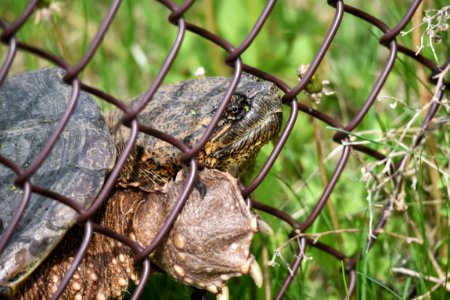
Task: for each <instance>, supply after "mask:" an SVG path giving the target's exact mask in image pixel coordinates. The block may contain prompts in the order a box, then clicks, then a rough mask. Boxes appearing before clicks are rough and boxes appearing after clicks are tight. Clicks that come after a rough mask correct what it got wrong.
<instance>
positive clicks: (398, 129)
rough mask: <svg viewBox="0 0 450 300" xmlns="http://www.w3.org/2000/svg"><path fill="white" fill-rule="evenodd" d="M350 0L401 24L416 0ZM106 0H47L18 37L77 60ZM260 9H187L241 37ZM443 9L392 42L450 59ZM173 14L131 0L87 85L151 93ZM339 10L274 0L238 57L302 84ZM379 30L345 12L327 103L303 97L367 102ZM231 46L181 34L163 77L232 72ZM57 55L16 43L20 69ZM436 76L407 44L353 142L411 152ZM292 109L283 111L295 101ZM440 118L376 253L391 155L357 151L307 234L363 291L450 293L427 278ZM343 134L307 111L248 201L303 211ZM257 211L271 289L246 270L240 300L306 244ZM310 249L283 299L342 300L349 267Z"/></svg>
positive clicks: (237, 283) (442, 225)
mask: <svg viewBox="0 0 450 300" xmlns="http://www.w3.org/2000/svg"><path fill="white" fill-rule="evenodd" d="M175 2H177V3H181V1H175ZM345 3H346V4H348V5H352V6H355V7H358V8H359V9H362V10H364V11H366V12H367V13H369V14H372V15H374V16H375V17H377V18H379V19H380V20H382V21H383V22H385V23H386V24H387V25H388V26H395V25H396V24H397V23H398V21H399V20H400V19H401V18H402V17H403V15H404V14H405V13H406V10H407V9H408V7H409V5H410V4H411V1H406V0H399V1H389V0H380V1H361V0H356V1H346V2H345ZM26 4H27V1H25V0H1V2H0V17H1V18H4V19H6V20H8V21H13V20H15V19H16V18H17V17H18V16H19V15H20V14H21V12H22V11H23V9H24V8H25V6H26ZM110 4H111V1H50V0H47V1H42V2H41V9H40V10H38V11H36V12H35V13H34V15H33V19H34V22H27V23H26V24H25V26H24V28H23V29H22V30H21V31H20V33H19V34H18V38H19V39H20V40H21V41H25V42H27V43H30V44H33V45H35V46H38V47H42V48H45V49H48V50H50V51H51V52H52V53H54V54H56V55H59V56H61V57H63V58H64V59H65V60H66V61H67V62H69V63H70V64H75V63H76V62H78V60H79V59H80V58H81V57H82V56H83V55H84V53H85V51H86V49H87V47H88V46H89V43H90V41H91V40H92V38H93V36H94V35H95V33H96V31H97V28H98V27H99V24H100V23H101V21H102V18H103V16H105V14H106V13H107V11H108V8H109V5H110ZM264 5H265V1H250V0H245V1H244V0H227V1H197V2H196V3H195V4H194V5H193V6H192V8H191V9H190V10H189V11H188V12H187V14H185V19H186V20H187V21H188V22H190V23H194V24H196V25H198V26H200V27H203V28H206V29H208V30H209V31H211V32H213V33H215V34H217V35H219V36H221V37H222V38H224V39H226V40H227V41H229V42H230V43H231V44H233V45H234V46H236V47H237V46H238V45H239V44H240V43H241V42H242V41H243V40H244V38H245V37H246V35H247V34H248V33H249V31H250V30H251V28H252V27H253V24H254V22H255V21H256V20H257V18H258V16H259V14H260V12H261V10H262V9H263V7H264ZM445 5H448V3H447V1H445V0H434V1H431V0H428V1H423V6H422V7H421V8H419V10H418V13H417V14H416V16H415V17H414V18H413V21H412V22H411V23H410V24H409V25H408V26H407V27H406V28H405V30H404V31H405V34H404V35H399V36H398V39H397V41H398V42H399V43H400V44H402V45H404V46H406V47H408V48H410V49H413V50H414V51H419V50H420V53H421V54H423V55H424V56H426V57H427V58H429V59H430V60H432V61H433V62H435V63H436V64H438V65H442V64H443V63H445V62H446V61H447V60H448V59H449V53H450V49H449V48H450V43H449V29H448V24H449V18H450V16H449V15H450V8H449V6H445ZM169 13H170V12H169V10H168V9H166V8H165V7H164V6H162V5H161V4H159V3H157V2H153V1H123V3H122V4H121V7H120V9H119V11H118V14H117V16H116V18H115V19H114V21H113V23H112V26H111V28H110V30H109V31H108V33H107V35H106V36H105V38H104V41H103V43H102V44H101V46H100V48H99V49H98V51H97V53H96V54H95V56H94V58H93V59H92V61H91V62H90V63H89V64H88V66H87V68H86V69H85V70H84V72H83V73H82V76H81V79H82V81H84V82H85V83H87V84H89V85H92V86H95V87H97V88H99V89H101V90H104V91H105V92H107V93H109V94H112V95H114V96H116V97H117V98H119V99H121V100H126V99H131V98H132V97H135V96H137V95H139V94H142V93H144V92H145V91H146V89H147V88H148V87H149V86H150V84H151V83H152V82H153V80H154V79H155V76H156V75H157V74H158V72H159V70H160V67H161V65H162V63H163V61H164V59H165V58H166V56H167V54H168V52H169V50H170V48H171V46H172V44H173V42H174V39H175V37H176V34H177V29H178V28H177V27H176V26H173V25H171V24H170V23H169V22H168V21H167V17H168V15H169ZM334 13H335V9H334V8H332V7H330V6H328V5H327V3H326V1H307V0H303V1H299V0H297V1H296V0H289V1H279V2H278V3H277V4H276V5H275V8H274V10H273V12H272V13H271V15H270V17H269V19H268V22H267V23H266V25H265V26H264V27H263V30H262V31H261V32H260V34H259V35H258V37H257V38H256V40H255V41H254V42H253V43H252V45H251V46H250V48H249V49H248V50H247V51H246V52H245V53H244V54H243V56H242V59H243V61H244V62H245V63H246V64H249V65H251V66H254V67H256V68H259V69H261V70H263V71H265V72H267V73H270V74H272V75H274V76H276V77H278V78H280V79H282V80H283V81H285V82H286V83H287V84H289V85H290V86H294V85H295V84H296V83H297V82H298V78H297V74H296V70H297V67H298V66H299V65H300V64H307V63H310V62H311V61H312V59H313V57H314V56H315V54H316V52H317V50H318V49H319V46H320V44H321V43H322V41H323V38H324V37H325V34H326V32H327V31H328V27H329V25H330V23H331V22H332V20H333V18H334ZM424 17H427V18H425V20H424V19H423V18H424ZM445 25H446V26H445ZM381 36H382V33H381V32H380V31H379V30H378V29H376V28H375V27H373V26H370V25H369V24H367V23H364V22H363V21H361V20H359V19H357V18H355V17H353V16H351V15H348V14H346V15H344V19H343V21H342V25H341V27H340V28H339V31H338V33H337V35H336V37H335V39H334V41H333V43H332V45H331V48H330V49H329V51H328V52H327V55H326V56H325V59H324V60H323V62H322V64H321V66H320V68H319V71H318V74H317V76H318V78H319V79H320V80H326V81H328V82H329V85H328V89H329V91H331V93H328V94H329V95H324V96H323V97H322V99H321V100H320V101H312V99H311V97H310V96H309V95H306V94H301V95H300V97H299V98H298V100H299V101H301V102H302V103H304V104H306V105H308V106H311V107H314V108H315V109H317V110H319V111H321V112H323V113H326V114H328V115H330V116H332V117H334V118H337V119H338V120H340V121H341V123H343V124H346V123H347V122H348V121H349V120H351V119H352V118H353V117H354V116H355V114H356V112H357V111H358V110H359V109H360V108H361V106H362V105H363V103H364V101H365V100H366V97H367V96H368V94H369V92H370V91H371V89H372V87H373V84H374V82H375V81H376V79H377V77H378V76H379V74H380V70H382V69H383V67H384V65H385V63H386V61H387V56H388V50H387V49H386V48H384V47H382V46H380V45H379V43H378V39H379V38H380V37H381ZM6 51H7V47H6V46H4V45H2V46H0V59H3V58H4V56H5V54H6ZM226 54H227V53H226V52H225V51H223V50H222V49H221V48H219V47H218V46H216V45H214V44H212V43H210V42H208V41H207V40H205V39H204V38H202V37H199V36H197V35H195V34H192V33H190V32H186V35H185V38H184V42H183V44H182V47H181V50H180V52H179V54H178V56H177V58H176V60H175V63H174V65H173V66H172V68H171V69H170V71H169V73H168V75H167V76H166V78H165V81H164V82H165V83H171V82H175V81H178V80H184V79H193V78H195V77H196V76H198V75H196V74H198V71H199V69H200V68H203V69H204V72H205V75H206V76H229V75H231V74H232V71H233V70H232V69H231V68H230V67H228V66H227V65H225V63H224V58H225V57H226ZM48 65H49V63H48V62H46V61H44V60H42V59H39V58H37V57H35V56H33V55H30V54H27V53H24V52H19V53H18V55H17V58H16V59H15V61H14V64H13V67H12V71H11V72H12V73H17V72H21V71H25V70H30V69H36V68H40V67H44V66H48ZM429 75H430V73H429V72H428V71H427V70H425V69H424V68H423V67H422V66H421V65H419V64H417V63H415V61H413V60H412V59H410V58H408V57H405V56H404V55H402V54H401V53H400V54H398V59H397V61H396V63H395V66H394V70H393V72H392V73H391V74H390V76H389V78H388V80H387V82H386V84H385V86H384V88H383V89H382V91H381V92H380V94H379V96H378V98H377V101H376V103H375V104H374V105H373V107H372V108H371V110H370V111H369V113H368V115H367V116H366V117H365V119H364V121H363V122H362V123H361V125H360V126H359V127H358V128H357V129H356V130H355V131H354V132H353V135H352V142H355V143H357V142H359V143H364V144H365V145H366V146H369V147H371V148H373V149H376V150H378V151H380V152H382V153H384V154H386V155H389V157H390V158H391V161H392V160H394V161H396V160H398V159H399V158H400V157H401V156H402V155H404V154H405V153H407V152H408V153H410V152H411V151H410V150H411V149H410V148H409V147H410V145H411V143H412V139H413V137H414V135H415V134H416V133H417V132H418V131H419V130H420V128H419V127H420V124H421V122H422V120H423V116H424V111H425V112H426V107H427V103H429V101H430V100H431V99H432V96H433V94H434V93H435V90H434V86H433V85H431V84H429V83H428V81H427V77H428V76H429ZM447 80H448V76H447ZM447 96H448V95H447ZM98 103H99V105H100V106H101V107H102V109H103V110H104V111H108V110H109V109H110V107H109V106H108V104H107V103H105V102H104V101H100V100H99V101H98ZM424 107H425V108H424ZM446 108H447V109H448V102H447V107H446ZM0 113H1V112H0ZM284 114H285V119H286V118H287V116H288V115H289V107H288V106H286V108H285V113H284ZM435 120H436V121H435V122H434V123H433V124H434V125H433V127H432V130H430V132H428V133H427V141H426V143H425V144H424V145H423V146H422V147H421V148H418V149H417V150H415V151H412V153H411V154H412V159H411V161H410V164H409V165H408V167H407V169H405V178H406V179H405V185H404V187H403V188H402V190H401V192H402V193H401V197H400V198H401V199H400V200H398V199H397V200H398V201H396V203H395V205H394V208H393V210H392V215H391V217H390V219H389V221H388V224H387V226H386V227H385V228H384V230H383V232H382V233H381V234H380V236H379V237H378V240H377V242H376V243H375V246H374V247H373V248H372V249H371V250H370V251H366V242H367V238H368V236H369V234H370V233H371V228H373V227H374V225H375V223H376V220H378V218H379V217H380V212H381V211H382V209H383V207H384V206H385V205H386V204H387V203H388V200H389V196H390V195H391V194H392V191H393V189H394V188H395V187H394V186H393V183H392V182H391V181H390V180H389V179H387V178H385V177H384V170H385V168H386V165H387V164H386V162H382V163H379V162H378V161H376V160H374V159H371V158H370V157H368V156H365V155H364V154H361V153H358V152H355V151H354V152H352V154H351V158H350V161H349V163H348V165H347V167H346V169H345V170H344V173H343V175H342V176H341V178H340V181H339V182H338V184H337V186H336V188H335V190H334V192H333V194H332V195H331V197H330V200H329V203H328V204H327V206H326V208H325V209H324V211H323V212H322V213H321V215H320V217H319V218H318V219H317V220H316V221H315V222H314V224H313V226H312V227H311V228H310V230H309V231H308V232H307V234H310V237H312V238H318V239H319V238H320V241H321V242H323V243H326V244H328V245H331V246H332V247H334V248H336V249H338V250H340V251H343V252H344V253H345V254H346V255H347V256H349V257H350V256H353V255H357V254H358V255H360V262H359V263H358V267H357V291H356V295H355V298H356V299H380V298H381V299H409V298H414V297H419V296H421V295H428V296H429V297H431V298H432V299H445V298H446V296H447V295H448V292H449V291H450V285H449V284H448V283H447V282H446V281H445V280H444V281H443V282H441V283H440V284H439V285H438V283H437V282H433V281H432V280H429V277H426V276H431V277H434V278H438V279H442V278H447V276H448V271H449V270H448V259H449V252H448V244H449V225H450V224H449V199H448V197H449V173H450V168H449V157H450V155H449V140H450V136H449V130H448V121H449V115H448V110H446V109H445V108H442V109H441V110H440V112H439V115H438V116H437V117H436V118H435ZM334 133H335V130H334V129H333V128H330V127H328V126H327V125H325V124H323V123H319V122H317V121H313V119H312V118H311V117H310V116H308V115H306V114H303V113H299V116H298V120H297V123H296V125H295V128H294V130H293V132H292V134H291V135H290V137H289V139H288V142H287V144H286V145H285V147H284V149H283V151H282V152H281V155H280V157H279V159H278V160H277V162H276V163H275V165H274V167H273V169H272V170H271V172H270V173H269V175H268V176H267V178H266V179H265V181H264V182H263V184H262V185H261V186H260V187H259V188H258V189H257V190H256V191H255V192H254V193H253V195H252V197H253V198H254V199H255V200H258V201H260V202H263V203H266V204H269V205H272V206H274V207H277V208H278V209H281V210H283V211H285V212H287V213H288V214H290V215H291V216H292V217H294V218H295V219H296V220H298V221H300V222H301V221H304V220H305V219H306V218H307V216H308V215H309V214H310V212H311V210H312V208H313V207H314V205H315V203H316V202H317V199H318V198H319V197H320V195H321V193H322V192H323V188H324V186H325V184H326V181H327V179H329V178H330V176H331V174H332V172H333V170H334V168H335V166H336V162H337V160H338V159H339V157H340V151H341V149H342V147H341V146H340V145H338V144H336V143H333V141H332V138H331V137H332V136H333V134H334ZM271 150H272V145H268V146H266V147H265V148H264V149H263V151H262V152H261V155H260V156H259V157H258V159H257V162H256V163H255V166H254V167H253V172H249V174H247V175H246V177H245V178H244V179H243V180H244V182H250V181H251V179H252V178H253V177H252V176H253V175H254V174H255V173H256V172H257V171H259V169H260V168H261V167H262V165H263V163H264V161H265V159H266V158H267V157H268V155H269V154H270V152H271ZM261 216H262V218H263V219H264V220H266V221H267V222H268V223H269V224H270V225H271V226H272V228H273V229H274V235H273V236H270V237H268V236H263V235H257V236H256V238H255V240H254V242H253V247H252V252H253V254H254V255H255V256H257V260H258V261H259V263H260V265H264V272H265V279H266V281H265V283H264V288H262V289H258V288H256V287H255V286H254V285H253V284H252V282H251V280H250V279H249V278H247V277H246V276H244V277H241V278H237V279H233V280H231V281H230V293H231V299H270V298H272V297H273V296H274V294H275V293H276V291H277V290H278V289H279V288H280V287H281V285H282V282H283V280H284V278H285V276H286V275H287V274H288V272H289V270H288V266H287V263H290V262H292V261H293V259H294V257H293V256H294V253H295V251H296V249H297V247H298V241H297V239H295V238H294V239H291V240H289V237H288V235H289V233H290V232H291V230H292V228H291V227H289V226H288V225H287V224H285V223H283V222H282V221H280V220H278V219H276V218H275V217H273V216H270V215H267V214H264V213H261ZM317 234H319V235H317ZM306 256H307V257H308V259H307V260H306V261H304V262H303V264H302V268H301V269H300V271H299V274H298V275H297V276H296V278H295V279H294V282H293V283H292V285H291V286H290V288H289V290H288V292H287V294H286V296H285V299H340V298H342V296H345V294H346V290H347V289H348V278H346V276H345V274H344V273H343V268H344V264H343V263H342V262H340V261H338V260H336V259H335V258H333V257H331V256H329V255H328V254H326V253H324V252H322V251H320V250H318V249H315V248H314V247H311V246H309V247H308V248H307V253H306ZM405 270H408V272H406V271H405ZM442 274H444V275H442ZM442 276H444V277H442ZM267 279H268V280H267ZM441 281H442V280H441ZM437 285H438V286H437ZM435 286H437V287H435ZM192 291H193V290H192V288H190V287H185V286H183V285H180V284H177V283H176V282H174V281H172V280H171V279H170V278H168V277H167V276H164V275H162V274H154V275H152V276H151V278H150V280H149V283H148V286H147V288H146V297H152V298H151V299H186V298H188V297H189V296H190V294H191V293H192ZM146 297H144V299H147V298H146ZM208 297H212V295H208Z"/></svg>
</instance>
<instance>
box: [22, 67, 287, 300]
mask: <svg viewBox="0 0 450 300" xmlns="http://www.w3.org/2000/svg"><path fill="white" fill-rule="evenodd" d="M228 84H229V79H226V78H205V79H201V80H193V81H184V82H180V83H177V84H174V85H170V86H162V87H161V88H160V89H159V92H158V93H157V94H156V95H155V96H154V98H153V100H152V101H151V102H150V103H149V105H148V106H147V107H146V108H145V109H144V111H142V112H141V113H140V114H139V117H138V119H139V122H141V123H143V124H144V125H146V126H151V127H154V128H156V129H159V130H160V131H163V132H166V133H168V134H170V135H172V136H174V137H176V138H178V139H180V140H182V141H183V142H184V143H186V144H187V145H188V146H193V145H194V144H195V143H196V142H197V141H198V140H199V139H200V138H201V136H202V135H203V133H204V132H205V129H206V126H207V125H208V124H209V122H210V121H211V118H212V116H213V114H214V112H215V111H216V110H217V107H218V105H219V104H220V102H221V100H222V99H223V96H224V95H225V92H226V89H227V87H228ZM136 101H139V99H138V100H136ZM120 117H121V113H120V112H118V111H115V112H113V113H111V114H110V115H109V116H108V117H107V123H108V125H109V128H110V130H111V133H112V134H113V138H114V141H115V143H116V146H117V149H118V153H120V151H121V149H122V147H123V145H124V143H125V142H126V141H127V138H128V134H129V129H128V128H126V127H124V126H120V128H119V130H117V131H116V129H117V124H118V122H119V120H120ZM280 126H281V101H280V99H279V97H278V95H277V90H276V88H275V86H274V85H273V84H271V83H268V82H261V81H256V80H255V78H252V77H248V76H243V78H242V79H241V82H240V83H239V86H238V87H237V89H236V92H235V94H234V96H233V98H232V101H231V103H230V104H229V105H228V107H227V110H226V111H225V113H224V114H223V116H222V118H221V120H220V122H219V124H218V126H217V128H216V130H215V131H214V132H213V134H212V136H211V137H210V139H209V140H208V142H207V143H206V145H205V147H204V149H202V150H201V151H200V152H199V154H198V156H197V160H198V162H199V164H200V165H203V166H205V167H208V168H212V169H218V170H220V171H224V172H226V171H229V170H232V171H233V173H236V174H239V173H241V172H242V171H243V170H244V169H245V166H246V164H247V163H248V162H249V160H251V159H253V158H254V156H255V155H256V154H257V152H258V151H259V149H260V148H261V147H262V146H263V145H264V144H265V143H267V142H268V141H269V140H270V139H272V138H273V137H274V135H276V134H277V132H278V131H279V129H280ZM136 145H137V146H136V147H135V149H134V150H133V151H132V153H131V155H130V156H129V157H128V160H127V162H126V163H125V165H124V167H123V169H122V171H121V174H120V176H119V179H118V182H117V188H116V191H115V193H114V194H113V195H112V197H111V198H110V199H108V202H107V204H106V207H105V208H104V210H103V211H101V212H99V214H98V215H97V221H98V222H99V223H101V224H102V225H104V226H106V227H108V228H110V229H112V230H114V231H116V232H118V233H122V234H125V235H126V236H129V237H130V238H132V239H136V240H137V241H138V242H139V243H141V245H142V246H143V247H145V246H147V245H148V244H149V243H150V242H151V241H152V239H153V237H154V236H155V234H156V233H157V232H158V229H159V227H160V226H161V224H162V223H163V221H164V220H165V218H166V216H167V214H168V213H169V212H170V210H171V207H172V205H173V203H174V202H175V200H176V199H177V194H178V193H179V192H180V189H181V188H182V186H183V182H182V181H177V182H175V183H174V182H173V181H170V180H171V179H173V178H174V177H175V175H176V174H177V173H178V172H179V171H180V170H181V168H182V166H181V162H180V161H179V154H180V152H179V151H178V150H177V149H176V148H175V147H173V146H171V145H169V144H167V143H165V142H163V141H161V140H159V139H157V138H154V137H151V136H147V135H145V134H142V133H140V134H139V138H138V141H137V143H136ZM207 171H208V172H207ZM209 172H212V173H209ZM208 174H213V176H212V177H210V178H209V177H208V176H210V175H208ZM180 176H181V175H180ZM180 180H181V179H180ZM201 182H202V183H203V184H204V185H205V186H206V191H207V193H206V195H205V199H210V200H205V199H201V196H200V194H199V193H198V191H197V190H195V189H194V191H193V194H192V195H191V196H190V197H189V199H188V201H187V204H186V206H185V208H184V209H183V211H182V213H181V215H180V216H179V218H178V219H177V221H176V223H175V225H174V227H173V228H172V230H171V232H170V233H169V237H168V238H167V239H166V240H165V241H164V243H163V244H162V245H161V246H160V247H159V248H158V249H157V250H156V251H155V253H153V254H151V257H150V259H151V260H152V262H154V263H155V264H158V265H159V266H160V267H161V268H162V269H163V270H165V271H166V272H167V273H168V274H169V275H171V276H172V277H174V278H175V279H176V280H178V281H180V282H182V283H185V284H188V285H192V286H196V287H198V288H204V289H208V290H210V291H211V292H213V293H218V294H225V291H226V290H227V288H226V282H227V280H228V279H229V278H231V277H235V276H240V275H242V274H246V273H250V274H251V275H252V277H254V278H256V282H257V283H258V284H260V279H259V278H260V276H259V274H258V272H257V269H258V267H257V266H255V264H254V259H253V256H252V255H251V254H250V252H249V246H250V243H251V240H252V237H253V233H254V232H256V231H257V225H256V224H257V222H256V217H254V216H253V215H252V214H251V213H250V211H249V210H248V208H247V207H246V206H245V203H244V201H243V200H242V197H241V195H240V192H239V189H238V186H237V183H236V180H235V179H233V178H232V177H231V176H230V175H229V174H227V173H223V172H219V171H217V170H212V171H210V170H205V171H204V172H203V173H202V175H201ZM163 186H164V187H163ZM191 225H192V226H191ZM79 240H80V232H79V231H77V229H74V230H73V231H71V232H70V233H69V234H67V236H66V237H65V238H64V240H63V242H61V244H60V245H58V246H57V248H56V249H55V250H54V251H53V252H52V254H51V255H50V256H49V257H48V258H47V259H46V260H45V261H44V263H43V264H42V265H40V266H39V267H38V269H37V270H36V271H35V272H33V274H32V275H31V277H30V278H28V279H27V280H26V282H25V284H24V285H23V286H22V287H21V288H20V290H19V293H18V295H19V296H20V297H21V298H23V299H36V298H47V297H49V296H50V295H52V294H53V292H54V291H55V290H56V288H57V286H58V283H59V282H60V280H61V279H62V277H63V276H64V274H65V272H66V271H67V269H68V267H69V265H70V262H71V257H73V256H74V255H75V253H76V250H77V249H78V245H79ZM138 271H139V270H136V269H135V268H134V267H133V265H132V253H130V250H129V249H127V248H126V247H123V246H121V245H120V244H119V243H118V242H116V241H113V240H111V239H108V238H106V237H104V236H101V235H99V234H94V237H93V240H92V241H91V243H90V245H89V248H88V252H87V254H86V257H85V259H84V260H83V262H82V263H81V265H80V266H79V268H78V270H77V272H76V274H75V275H74V276H73V278H72V279H71V281H70V283H69V285H68V287H67V289H66V291H65V294H64V297H66V298H70V299H72V298H75V299H95V298H97V299H105V298H109V297H118V298H120V297H121V296H122V293H123V291H125V290H126V289H127V287H128V284H129V282H130V281H134V280H136V279H138V278H139V276H138V275H139V274H138Z"/></svg>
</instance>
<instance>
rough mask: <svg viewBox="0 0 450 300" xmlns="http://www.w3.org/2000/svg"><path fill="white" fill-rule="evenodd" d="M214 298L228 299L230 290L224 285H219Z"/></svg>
mask: <svg viewBox="0 0 450 300" xmlns="http://www.w3.org/2000/svg"><path fill="white" fill-rule="evenodd" d="M216 299H217V300H229V299H230V290H229V289H228V287H227V286H226V285H225V286H223V287H221V291H220V293H218V294H216Z"/></svg>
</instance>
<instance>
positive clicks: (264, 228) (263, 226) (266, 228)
mask: <svg viewBox="0 0 450 300" xmlns="http://www.w3.org/2000/svg"><path fill="white" fill-rule="evenodd" d="M258 231H259V232H262V233H265V234H266V235H268V236H273V229H272V227H270V225H269V224H267V223H266V221H264V220H262V219H260V218H258Z"/></svg>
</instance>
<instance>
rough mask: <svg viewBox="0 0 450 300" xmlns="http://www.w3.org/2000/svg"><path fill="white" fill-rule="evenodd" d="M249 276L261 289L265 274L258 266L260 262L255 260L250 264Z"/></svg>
mask: <svg viewBox="0 0 450 300" xmlns="http://www.w3.org/2000/svg"><path fill="white" fill-rule="evenodd" d="M249 275H250V277H251V278H252V279H253V281H254V282H255V285H256V286H257V287H259V288H260V287H262V284H263V274H262V271H261V267H260V266H259V265H258V262H257V261H256V260H253V261H252V262H251V263H250V270H249Z"/></svg>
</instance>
